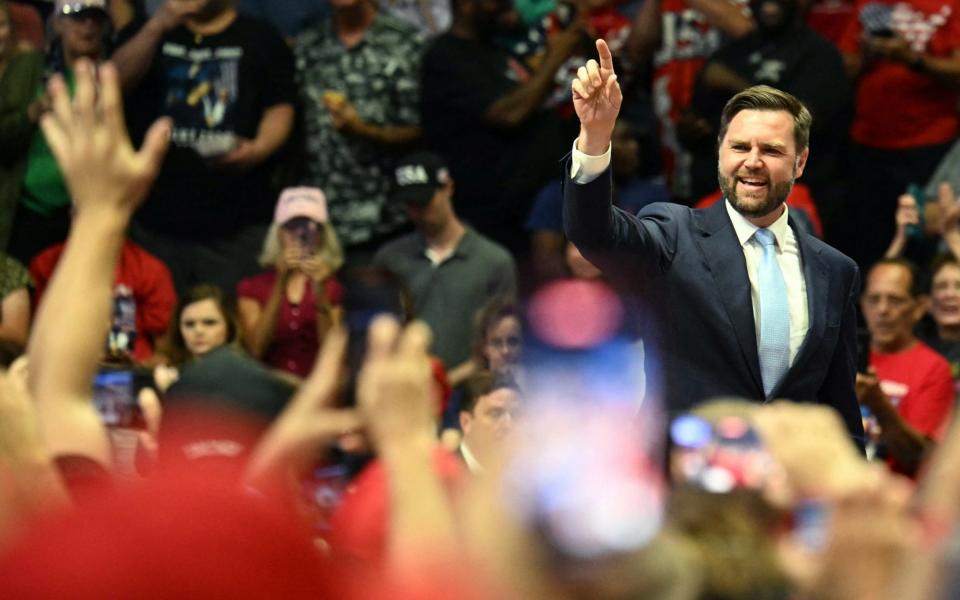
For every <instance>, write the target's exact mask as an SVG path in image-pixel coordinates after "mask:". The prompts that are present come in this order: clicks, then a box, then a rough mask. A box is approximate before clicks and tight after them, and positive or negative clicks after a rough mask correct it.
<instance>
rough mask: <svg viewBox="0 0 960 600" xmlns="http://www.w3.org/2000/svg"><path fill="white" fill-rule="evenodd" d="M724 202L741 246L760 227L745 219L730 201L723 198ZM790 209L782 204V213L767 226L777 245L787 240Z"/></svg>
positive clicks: (781, 244)
mask: <svg viewBox="0 0 960 600" xmlns="http://www.w3.org/2000/svg"><path fill="white" fill-rule="evenodd" d="M723 202H724V204H726V207H727V214H728V215H730V222H731V223H733V230H734V231H736V232H737V239H739V240H740V246H741V247H743V246H744V245H746V244H747V242H749V241H750V238H752V237H753V234H754V233H755V232H756V231H757V230H758V229H760V228H759V227H757V226H756V225H754V224H753V223H751V222H750V221H748V220H747V218H746V217H745V216H743V215H741V214H740V213H739V212H737V209H735V208H734V207H733V205H732V204H730V201H729V200H727V199H726V198H724V200H723ZM789 218H790V209H789V208H787V204H786V203H784V204H783V214H782V215H780V218H778V219H777V220H776V221H774V222H773V224H772V225H770V226H769V227H767V229H769V230H770V231H772V232H773V235H774V236H775V237H776V238H777V246H778V247H779V248H783V247H784V244H785V243H786V240H787V229H789V228H790V222H789Z"/></svg>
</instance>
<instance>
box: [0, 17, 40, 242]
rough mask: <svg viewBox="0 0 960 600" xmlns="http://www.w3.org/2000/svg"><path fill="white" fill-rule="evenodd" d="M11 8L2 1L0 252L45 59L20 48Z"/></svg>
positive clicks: (7, 234) (6, 237)
mask: <svg viewBox="0 0 960 600" xmlns="http://www.w3.org/2000/svg"><path fill="white" fill-rule="evenodd" d="M10 7H11V5H10V4H8V3H7V2H6V1H5V0H0V248H6V247H7V241H8V240H9V239H10V233H11V230H12V228H13V220H14V214H15V212H16V210H17V203H18V202H19V200H20V194H21V191H22V186H23V177H24V173H25V172H26V168H27V153H28V150H29V148H30V143H31V140H32V139H33V135H34V132H35V131H36V124H37V121H38V120H39V118H40V113H41V109H42V107H43V106H44V102H43V101H41V100H38V99H37V91H38V90H39V88H40V82H41V80H42V78H43V68H44V66H43V56H42V55H41V54H39V53H38V52H36V51H27V50H23V49H22V48H20V47H19V32H18V30H17V29H16V27H15V25H14V22H13V20H12V18H11V17H12V13H11V11H10Z"/></svg>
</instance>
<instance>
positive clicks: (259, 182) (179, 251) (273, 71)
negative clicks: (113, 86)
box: [113, 0, 296, 292]
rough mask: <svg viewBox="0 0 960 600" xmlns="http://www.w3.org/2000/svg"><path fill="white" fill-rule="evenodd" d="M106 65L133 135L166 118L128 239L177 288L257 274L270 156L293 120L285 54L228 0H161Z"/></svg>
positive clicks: (272, 34)
mask: <svg viewBox="0 0 960 600" xmlns="http://www.w3.org/2000/svg"><path fill="white" fill-rule="evenodd" d="M113 60H114V61H115V62H116V65H117V69H118V70H119V72H120V77H121V81H122V82H123V87H124V91H125V92H126V93H127V94H128V95H129V100H130V101H129V109H128V111H127V116H128V121H129V123H130V129H131V131H132V132H133V137H134V138H135V139H139V138H140V137H142V136H143V132H144V131H145V130H146V127H147V125H149V123H151V122H152V121H153V120H154V119H156V118H157V117H158V116H161V115H167V116H170V117H171V118H172V119H173V122H174V128H173V138H172V142H173V144H172V146H171V149H170V152H169V153H168V155H167V157H166V160H165V161H164V163H163V169H162V170H161V172H160V176H159V177H158V178H157V182H156V184H155V186H154V188H153V190H152V193H151V195H150V196H149V198H148V200H147V202H146V203H145V204H144V206H143V207H142V208H141V209H140V210H139V211H138V213H137V220H136V224H137V225H138V226H137V227H134V229H133V231H132V237H133V239H134V241H136V242H137V243H138V244H141V245H142V246H144V247H145V248H146V249H147V250H149V251H150V252H152V253H153V254H155V255H156V256H157V257H158V258H160V259H161V260H162V261H164V262H165V263H166V264H167V266H168V267H169V268H170V273H171V275H172V276H173V281H174V284H175V286H176V288H177V290H178V291H179V292H182V291H184V290H185V289H186V288H188V287H189V286H190V285H191V284H194V283H197V282H210V283H215V284H217V285H219V286H220V287H222V288H223V289H228V290H232V289H234V287H235V286H236V284H237V282H238V281H239V280H240V279H241V278H242V277H245V276H247V275H251V274H253V273H255V272H256V271H257V270H258V268H257V264H256V256H257V254H258V252H259V248H260V245H261V244H262V243H263V236H264V233H265V232H266V225H267V223H269V220H270V213H271V206H272V205H273V198H275V197H276V196H275V192H274V191H273V190H272V189H271V185H270V173H271V168H272V167H273V166H274V162H273V160H272V159H273V158H274V157H275V155H276V153H277V151H278V150H279V149H280V148H281V146H282V145H283V144H284V142H285V141H286V139H287V137H288V135H289V133H290V130H291V128H292V126H293V120H294V108H293V104H294V101H295V96H296V93H295V90H294V87H293V59H292V55H291V53H290V49H289V48H288V47H287V46H286V44H285V43H284V41H283V39H282V38H281V37H280V35H279V34H278V33H277V32H276V30H274V29H273V27H271V26H270V25H269V24H267V23H264V22H262V21H259V20H257V19H253V18H250V17H245V16H242V15H238V14H237V11H236V9H235V4H234V1H233V0H225V1H221V0H191V1H184V0H168V2H166V3H165V4H164V5H163V7H162V8H161V9H160V10H158V11H157V13H156V14H155V15H154V16H153V17H152V18H151V19H150V21H148V22H147V24H146V25H144V26H143V27H142V28H141V29H140V30H139V31H138V32H137V34H136V35H135V36H133V37H132V38H130V40H129V41H127V42H126V43H125V44H124V45H123V46H121V47H120V48H119V49H118V50H117V51H116V53H115V54H114V57H113Z"/></svg>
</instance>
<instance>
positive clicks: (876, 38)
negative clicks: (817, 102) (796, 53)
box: [840, 0, 960, 268]
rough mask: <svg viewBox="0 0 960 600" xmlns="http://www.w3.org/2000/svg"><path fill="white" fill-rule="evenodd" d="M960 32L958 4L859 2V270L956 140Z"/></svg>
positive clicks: (855, 39) (851, 50) (855, 236)
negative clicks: (901, 201)
mask: <svg viewBox="0 0 960 600" xmlns="http://www.w3.org/2000/svg"><path fill="white" fill-rule="evenodd" d="M958 24H960V14H957V11H956V6H955V4H954V2H952V0H906V1H896V2H895V1H893V0H859V1H858V3H857V16H856V18H853V19H850V22H849V24H848V27H847V30H846V32H845V33H844V36H843V39H842V41H841V44H840V49H841V51H842V52H843V53H844V60H845V61H846V63H847V69H848V72H849V73H850V75H851V77H856V78H857V99H856V114H855V116H854V120H853V126H852V128H851V130H850V136H851V139H852V141H853V152H852V155H851V161H850V167H849V168H850V171H851V176H852V186H851V195H850V199H849V201H850V202H851V203H852V205H853V206H852V208H851V215H850V216H849V217H848V218H847V224H848V225H849V227H850V229H849V231H848V232H847V237H849V238H850V239H851V240H854V241H855V244H854V246H853V248H851V256H853V258H854V259H855V260H856V261H857V262H858V263H859V264H860V265H861V268H865V266H866V265H869V264H870V263H872V262H873V261H874V260H876V259H877V258H879V257H880V256H882V255H883V250H884V245H885V244H886V243H887V240H889V239H890V238H891V237H892V235H893V222H892V220H891V217H892V216H893V213H894V212H895V210H896V205H897V197H898V196H899V195H900V194H903V193H905V192H906V191H907V187H908V186H909V185H911V184H916V185H920V186H923V185H924V184H925V183H926V181H927V179H928V178H929V177H930V175H931V174H932V173H933V171H934V169H936V167H937V164H938V163H939V162H940V160H941V159H942V158H943V157H944V155H945V154H946V152H947V151H948V150H949V148H950V145H951V143H952V142H953V140H954V139H955V138H956V137H957V133H958V123H960V118H958V116H957V110H956V105H957V98H958V96H957V91H956V86H957V83H958V81H960V77H958V73H960V25H958Z"/></svg>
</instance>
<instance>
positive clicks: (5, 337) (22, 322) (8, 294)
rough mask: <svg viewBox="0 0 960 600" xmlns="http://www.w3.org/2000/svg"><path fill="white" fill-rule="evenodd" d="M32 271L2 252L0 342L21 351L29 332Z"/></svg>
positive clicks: (0, 258) (0, 259) (0, 271)
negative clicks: (9, 343)
mask: <svg viewBox="0 0 960 600" xmlns="http://www.w3.org/2000/svg"><path fill="white" fill-rule="evenodd" d="M31 285H33V281H32V280H31V277H30V273H29V272H28V271H27V270H26V269H25V268H24V266H23V265H21V264H20V263H18V262H17V261H16V260H15V259H13V258H11V257H9V256H7V255H5V254H2V253H0V341H3V342H12V343H13V344H14V345H15V346H16V347H17V348H19V349H20V351H23V350H24V349H25V348H26V346H27V334H28V333H29V332H30V315H31V312H32V311H31V310H30V289H29V288H30V286H31Z"/></svg>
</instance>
